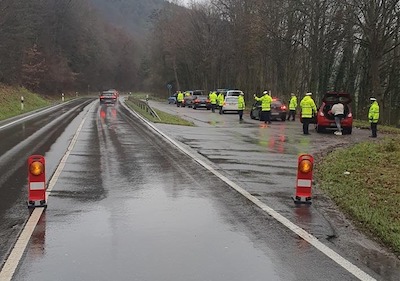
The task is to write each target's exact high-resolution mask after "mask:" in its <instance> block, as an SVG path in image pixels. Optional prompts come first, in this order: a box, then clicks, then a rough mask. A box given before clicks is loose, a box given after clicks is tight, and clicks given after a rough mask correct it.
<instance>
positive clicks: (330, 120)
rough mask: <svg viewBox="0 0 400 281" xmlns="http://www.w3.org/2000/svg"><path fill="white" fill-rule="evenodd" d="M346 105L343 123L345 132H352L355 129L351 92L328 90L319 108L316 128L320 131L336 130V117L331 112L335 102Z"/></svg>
mask: <svg viewBox="0 0 400 281" xmlns="http://www.w3.org/2000/svg"><path fill="white" fill-rule="evenodd" d="M338 102H340V103H342V104H343V105H344V118H343V119H342V122H341V125H342V129H343V133H344V134H351V132H352V130H353V114H352V113H351V107H350V103H351V97H350V94H348V93H344V92H327V93H326V94H325V96H324V98H323V99H322V105H321V106H320V107H319V109H318V113H317V118H316V130H317V132H318V133H321V132H324V131H325V130H336V129H337V127H336V123H335V117H334V116H333V115H332V114H329V111H330V110H331V109H332V106H333V105H334V104H335V103H338Z"/></svg>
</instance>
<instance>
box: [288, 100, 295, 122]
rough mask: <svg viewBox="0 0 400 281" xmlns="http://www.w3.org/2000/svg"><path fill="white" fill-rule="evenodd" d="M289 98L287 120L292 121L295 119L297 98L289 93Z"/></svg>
mask: <svg viewBox="0 0 400 281" xmlns="http://www.w3.org/2000/svg"><path fill="white" fill-rule="evenodd" d="M290 95H291V98H290V102H289V115H288V117H287V120H288V121H289V119H290V117H292V121H294V120H295V119H296V108H297V97H296V95H295V94H294V93H291V94H290Z"/></svg>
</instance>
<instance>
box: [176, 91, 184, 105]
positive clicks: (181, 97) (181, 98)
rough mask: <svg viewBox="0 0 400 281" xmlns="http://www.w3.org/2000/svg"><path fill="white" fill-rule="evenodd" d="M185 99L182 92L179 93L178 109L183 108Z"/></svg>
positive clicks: (177, 97)
mask: <svg viewBox="0 0 400 281" xmlns="http://www.w3.org/2000/svg"><path fill="white" fill-rule="evenodd" d="M183 99H184V96H183V93H182V92H181V91H179V92H178V95H177V96H176V106H177V107H181V106H182V102H183Z"/></svg>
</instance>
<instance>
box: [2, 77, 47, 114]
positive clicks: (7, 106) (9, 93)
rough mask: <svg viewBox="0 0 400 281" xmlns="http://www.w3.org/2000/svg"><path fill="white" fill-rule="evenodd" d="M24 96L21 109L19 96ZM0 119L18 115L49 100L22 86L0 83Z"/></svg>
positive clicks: (45, 104)
mask: <svg viewBox="0 0 400 281" xmlns="http://www.w3.org/2000/svg"><path fill="white" fill-rule="evenodd" d="M22 96H23V97H24V109H23V110H22V109H21V97H22ZM0 100H1V108H0V120H4V119H7V118H10V117H14V116H17V115H20V114H22V113H25V112H29V111H32V110H35V109H38V108H42V107H45V106H48V105H50V104H51V101H49V100H47V99H45V98H43V97H41V96H39V95H37V94H34V93H32V92H30V91H28V90H27V89H25V88H22V87H10V86H5V85H0Z"/></svg>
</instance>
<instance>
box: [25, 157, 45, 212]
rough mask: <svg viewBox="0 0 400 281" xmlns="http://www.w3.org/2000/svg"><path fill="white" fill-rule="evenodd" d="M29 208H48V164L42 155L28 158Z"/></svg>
mask: <svg viewBox="0 0 400 281" xmlns="http://www.w3.org/2000/svg"><path fill="white" fill-rule="evenodd" d="M27 203H28V207H33V208H34V207H46V206H47V203H46V162H45V159H44V157H43V156H42V155H31V156H30V157H29V158H28V202H27Z"/></svg>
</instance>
